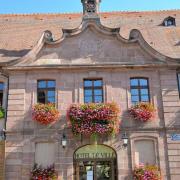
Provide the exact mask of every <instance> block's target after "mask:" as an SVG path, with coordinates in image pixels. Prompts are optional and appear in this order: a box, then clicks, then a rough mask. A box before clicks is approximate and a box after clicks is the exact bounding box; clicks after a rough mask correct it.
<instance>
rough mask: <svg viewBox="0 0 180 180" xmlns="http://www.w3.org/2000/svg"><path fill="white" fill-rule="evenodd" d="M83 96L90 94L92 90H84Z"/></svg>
mask: <svg viewBox="0 0 180 180" xmlns="http://www.w3.org/2000/svg"><path fill="white" fill-rule="evenodd" d="M84 93H85V96H92V90H85V92H84Z"/></svg>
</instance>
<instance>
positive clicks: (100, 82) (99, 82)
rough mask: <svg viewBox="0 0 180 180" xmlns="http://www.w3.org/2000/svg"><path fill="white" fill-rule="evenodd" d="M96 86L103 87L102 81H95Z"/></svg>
mask: <svg viewBox="0 0 180 180" xmlns="http://www.w3.org/2000/svg"><path fill="white" fill-rule="evenodd" d="M94 86H95V87H97V86H102V80H95V81H94Z"/></svg>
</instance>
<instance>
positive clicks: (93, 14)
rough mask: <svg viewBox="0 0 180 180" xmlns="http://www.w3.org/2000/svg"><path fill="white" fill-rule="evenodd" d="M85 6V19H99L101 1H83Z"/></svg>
mask: <svg viewBox="0 0 180 180" xmlns="http://www.w3.org/2000/svg"><path fill="white" fill-rule="evenodd" d="M81 2H82V4H83V15H84V16H83V19H94V18H99V16H98V13H99V5H100V2H101V0H81Z"/></svg>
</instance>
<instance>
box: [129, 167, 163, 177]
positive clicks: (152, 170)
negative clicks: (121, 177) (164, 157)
mask: <svg viewBox="0 0 180 180" xmlns="http://www.w3.org/2000/svg"><path fill="white" fill-rule="evenodd" d="M133 180H162V177H161V172H160V170H159V168H158V167H157V166H155V165H141V166H139V167H135V169H134V171H133Z"/></svg>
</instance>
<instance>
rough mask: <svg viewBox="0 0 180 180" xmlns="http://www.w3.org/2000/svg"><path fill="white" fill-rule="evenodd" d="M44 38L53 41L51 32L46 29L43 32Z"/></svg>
mask: <svg viewBox="0 0 180 180" xmlns="http://www.w3.org/2000/svg"><path fill="white" fill-rule="evenodd" d="M44 38H45V40H46V41H48V42H52V41H53V37H52V32H51V31H48V30H46V31H45V32H44Z"/></svg>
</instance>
